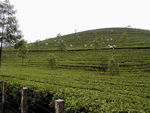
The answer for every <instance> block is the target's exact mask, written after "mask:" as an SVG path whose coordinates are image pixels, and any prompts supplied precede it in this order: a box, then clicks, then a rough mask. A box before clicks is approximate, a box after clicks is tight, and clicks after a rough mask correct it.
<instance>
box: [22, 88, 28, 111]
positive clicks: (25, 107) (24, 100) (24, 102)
mask: <svg viewBox="0 0 150 113" xmlns="http://www.w3.org/2000/svg"><path fill="white" fill-rule="evenodd" d="M27 91H28V88H27V87H23V89H22V98H21V113H27V112H28V105H27Z"/></svg>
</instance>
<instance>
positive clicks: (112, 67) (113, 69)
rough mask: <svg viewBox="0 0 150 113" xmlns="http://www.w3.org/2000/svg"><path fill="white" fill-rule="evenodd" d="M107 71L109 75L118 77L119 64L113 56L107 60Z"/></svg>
mask: <svg viewBox="0 0 150 113" xmlns="http://www.w3.org/2000/svg"><path fill="white" fill-rule="evenodd" d="M108 71H109V72H110V74H111V75H119V64H118V62H117V61H116V59H115V58H114V57H113V56H112V57H111V58H110V60H109V63H108Z"/></svg>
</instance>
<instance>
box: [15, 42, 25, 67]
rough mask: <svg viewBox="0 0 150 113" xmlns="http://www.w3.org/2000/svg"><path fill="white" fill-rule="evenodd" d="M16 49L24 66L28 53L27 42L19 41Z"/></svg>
mask: <svg viewBox="0 0 150 113" xmlns="http://www.w3.org/2000/svg"><path fill="white" fill-rule="evenodd" d="M15 49H17V50H18V56H19V57H21V58H22V65H23V60H24V59H25V58H27V53H28V48H27V42H26V41H25V40H21V41H19V42H18V43H17V44H16V45H15Z"/></svg>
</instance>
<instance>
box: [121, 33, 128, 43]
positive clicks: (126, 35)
mask: <svg viewBox="0 0 150 113" xmlns="http://www.w3.org/2000/svg"><path fill="white" fill-rule="evenodd" d="M127 38H128V34H127V33H126V32H123V33H122V34H121V35H120V41H121V42H125V41H126V40H127Z"/></svg>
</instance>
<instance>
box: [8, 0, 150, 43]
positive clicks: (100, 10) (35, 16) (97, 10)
mask: <svg viewBox="0 0 150 113" xmlns="http://www.w3.org/2000/svg"><path fill="white" fill-rule="evenodd" d="M10 2H11V4H13V5H14V6H15V9H16V10H17V13H16V16H17V19H18V21H19V26H20V29H21V30H22V32H23V35H24V39H25V40H27V41H28V42H34V41H36V40H44V39H46V38H53V37H55V36H56V35H57V34H58V33H61V35H64V34H70V33H74V31H75V29H77V31H78V32H79V31H85V30H91V29H99V28H105V27H126V26H128V25H131V27H133V28H141V29H149V30H150V0H10Z"/></svg>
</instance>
